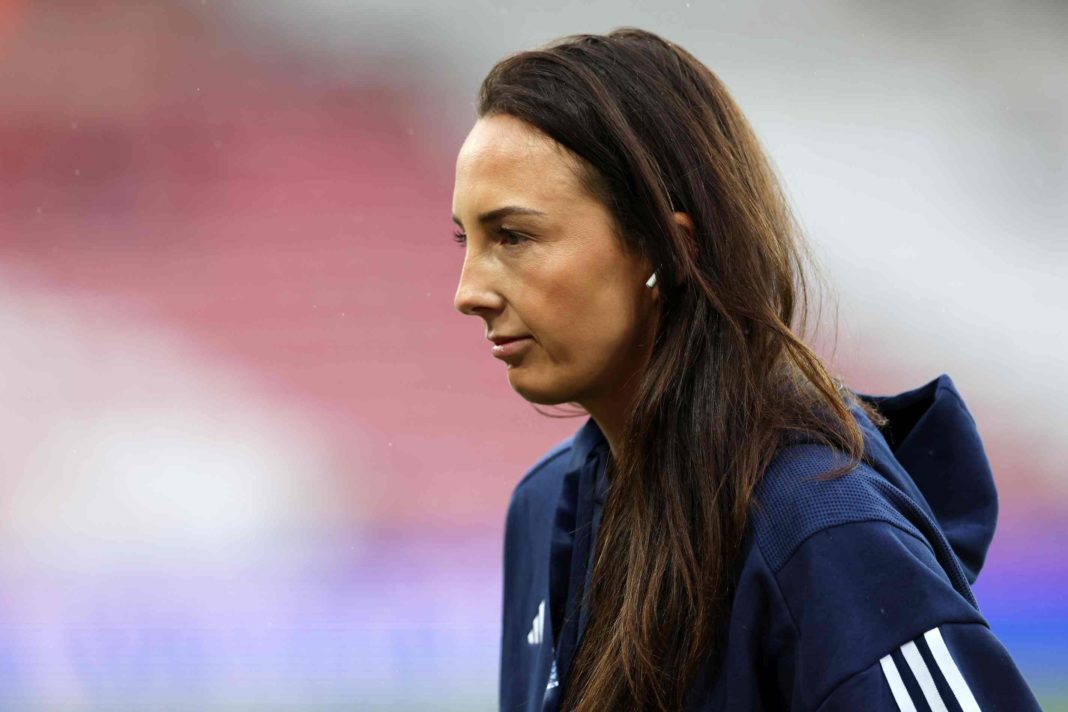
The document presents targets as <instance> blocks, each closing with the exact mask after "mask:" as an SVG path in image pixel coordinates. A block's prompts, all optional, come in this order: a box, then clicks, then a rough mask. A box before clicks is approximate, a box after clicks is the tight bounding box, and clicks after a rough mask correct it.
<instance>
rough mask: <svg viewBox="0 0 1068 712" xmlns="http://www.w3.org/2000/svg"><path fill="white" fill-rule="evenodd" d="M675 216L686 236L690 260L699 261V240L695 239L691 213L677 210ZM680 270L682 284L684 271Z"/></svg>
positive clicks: (683, 239)
mask: <svg viewBox="0 0 1068 712" xmlns="http://www.w3.org/2000/svg"><path fill="white" fill-rule="evenodd" d="M672 216H673V217H674V218H675V223H676V224H677V225H679V227H681V228H682V231H683V233H684V236H683V238H682V243H683V247H684V248H685V249H686V251H687V252H688V253H689V261H690V263H691V264H692V263H693V262H696V261H697V240H695V239H694V234H693V220H692V219H691V218H690V215H689V213H684V212H681V211H676V212H674V213H672ZM684 271H685V270H682V271H680V273H679V278H678V282H679V283H680V284H681V283H682V280H683V272H684Z"/></svg>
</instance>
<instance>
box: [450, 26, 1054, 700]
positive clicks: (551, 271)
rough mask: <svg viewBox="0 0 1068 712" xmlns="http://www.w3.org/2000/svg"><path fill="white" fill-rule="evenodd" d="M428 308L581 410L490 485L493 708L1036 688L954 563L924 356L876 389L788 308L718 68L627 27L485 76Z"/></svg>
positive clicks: (975, 497) (780, 221)
mask: <svg viewBox="0 0 1068 712" xmlns="http://www.w3.org/2000/svg"><path fill="white" fill-rule="evenodd" d="M478 116H479V119H478V121H477V122H476V124H475V126H474V128H473V129H472V130H471V132H470V134H469V135H468V137H467V139H466V140H465V142H464V144H463V147H462V148H461V150H460V153H459V156H458V158H457V165H456V184H455V190H454V195H453V213H454V214H453V220H454V222H456V224H457V225H458V226H459V228H460V231H458V232H457V233H456V239H457V240H458V241H459V242H460V243H461V244H462V245H464V246H465V256H464V263H463V270H462V273H461V276H460V282H459V285H458V288H457V291H456V297H455V306H456V308H457V309H458V310H460V311H461V312H463V313H464V314H470V315H473V316H477V317H479V318H480V319H482V320H483V321H484V322H485V327H486V329H487V338H489V339H490V340H491V341H493V342H494V344H495V345H494V347H493V355H495V356H497V357H498V358H499V359H501V360H502V361H504V363H505V364H506V365H507V374H508V379H509V382H510V384H511V386H512V388H513V389H514V390H516V391H517V392H518V393H519V394H520V395H521V396H522V397H523V398H525V399H526V400H528V401H530V402H532V403H537V404H559V403H575V404H578V405H580V406H582V407H583V408H584V409H585V411H586V412H588V413H589V415H590V417H589V419H588V420H587V421H586V423H585V425H584V426H583V427H582V428H581V429H580V430H579V431H578V432H577V433H576V434H575V435H574V436H573V437H572V438H568V439H567V440H566V441H564V442H562V443H560V444H558V445H557V446H556V447H554V448H552V450H550V451H549V452H548V453H547V454H546V455H545V456H544V457H542V458H541V459H540V460H539V461H538V462H537V463H536V464H535V465H534V466H533V467H532V468H531V470H530V471H529V472H528V473H527V475H526V476H525V477H524V478H523V479H522V481H521V482H520V483H519V485H518V486H517V488H516V490H515V493H514V495H513V498H512V502H511V505H510V508H509V512H508V518H507V524H506V533H505V562H504V569H505V572H504V576H505V580H504V629H503V637H502V654H501V681H500V684H501V687H500V705H501V709H502V710H556V709H567V710H583V711H588V710H646V709H655V710H677V709H688V710H757V709H767V710H785V709H790V710H821V711H824V712H826V711H829V710H912V709H917V710H923V709H931V710H942V709H952V710H976V709H984V710H990V709H1012V710H1028V709H1037V704H1036V702H1035V700H1034V697H1033V696H1032V694H1031V692H1030V691H1029V690H1028V688H1027V685H1026V684H1025V682H1024V681H1023V679H1022V678H1021V676H1020V674H1019V672H1018V671H1017V669H1016V667H1015V666H1014V665H1013V663H1012V661H1011V659H1010V658H1009V656H1008V655H1007V653H1006V652H1005V649H1004V648H1003V647H1002V646H1001V644H1000V643H999V642H998V640H997V639H996V638H995V637H994V636H993V635H992V634H991V632H990V630H989V628H988V626H987V624H986V622H985V620H984V619H983V617H982V615H981V614H980V612H979V610H978V608H977V605H976V602H975V599H974V598H973V596H972V593H971V589H970V587H969V584H970V583H971V582H973V581H974V578H975V575H976V573H977V572H978V569H979V567H980V566H981V564H982V561H983V557H984V554H985V551H986V548H987V545H988V544H989V542H990V539H991V537H992V535H993V529H994V521H995V517H996V496H995V492H994V487H993V480H992V477H991V474H990V470H989V467H988V465H987V461H986V458H985V456H984V454H983V450H982V446H981V443H980V442H979V439H978V436H977V433H976V429H975V425H974V422H973V421H972V419H971V416H970V415H969V414H968V412H967V410H966V409H965V407H964V404H963V402H962V401H961V400H960V398H959V396H958V395H957V393H956V391H955V389H954V386H953V383H952V382H951V381H950V379H949V378H948V377H947V376H942V377H940V378H938V379H936V380H935V381H932V382H931V383H929V384H927V385H926V386H923V387H921V388H919V389H916V390H914V391H910V392H908V393H904V394H901V395H899V396H896V397H893V398H875V397H870V396H863V397H862V396H859V395H858V394H855V393H853V392H851V391H850V390H849V389H848V388H846V387H845V386H844V385H842V384H841V383H839V382H838V381H837V380H836V379H834V378H832V377H831V376H830V375H829V374H828V372H827V371H826V369H825V368H824V366H823V365H822V364H821V362H820V361H819V360H818V359H817V357H816V356H815V355H814V354H813V352H812V351H811V350H810V349H809V348H808V347H807V346H806V345H805V344H804V343H803V342H802V341H801V340H800V338H799V337H798V336H797V335H796V334H798V333H803V319H802V318H801V317H803V315H804V313H805V279H804V273H803V270H802V267H803V264H805V259H804V258H805V256H806V253H805V248H804V245H803V243H802V242H801V241H800V240H799V238H798V230H797V228H796V225H795V223H794V222H793V221H792V218H791V216H790V213H789V209H788V207H787V202H786V200H785V199H784V197H783V195H782V193H781V192H780V189H779V187H778V185H777V184H776V180H775V178H774V176H773V173H772V170H771V169H770V167H769V165H768V162H767V160H766V158H765V157H764V155H763V153H762V151H761V148H760V146H759V144H758V142H757V139H756V138H755V137H754V135H753V132H752V130H751V129H750V127H749V125H748V124H747V123H746V121H745V119H744V117H743V116H742V114H741V112H740V111H739V109H738V107H737V106H736V105H735V104H734V102H733V101H732V99H731V98H730V96H729V95H728V93H727V91H726V89H725V88H724V87H723V85H722V84H721V83H720V81H719V80H718V79H717V78H716V76H715V75H714V74H713V73H712V72H710V71H709V70H708V69H707V68H706V67H704V66H703V65H702V64H701V63H699V62H698V61H697V60H696V59H695V58H694V57H693V56H691V55H690V54H689V53H687V52H686V51H684V50H683V49H681V48H679V47H678V46H676V45H674V44H672V43H670V42H667V41H665V40H663V39H661V38H659V37H657V36H656V35H653V34H651V33H648V32H644V31H641V30H637V29H633V28H623V29H618V30H616V31H614V32H612V33H610V34H608V35H576V36H572V37H566V38H563V39H561V40H558V41H557V42H555V43H553V44H552V45H550V46H547V47H544V48H542V49H540V50H537V51H531V52H524V53H520V54H516V55H513V56H510V57H508V58H506V59H504V60H502V61H501V62H500V63H499V64H497V65H496V66H495V67H494V68H493V69H492V71H491V72H490V73H489V75H488V76H487V77H486V79H485V80H484V82H483V84H482V87H481V91H480V96H479V104H478Z"/></svg>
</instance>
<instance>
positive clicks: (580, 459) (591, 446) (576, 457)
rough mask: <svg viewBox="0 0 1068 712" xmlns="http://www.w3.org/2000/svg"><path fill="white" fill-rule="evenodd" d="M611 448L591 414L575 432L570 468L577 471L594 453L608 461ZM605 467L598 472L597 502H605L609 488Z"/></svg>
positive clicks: (595, 496) (595, 497)
mask: <svg viewBox="0 0 1068 712" xmlns="http://www.w3.org/2000/svg"><path fill="white" fill-rule="evenodd" d="M609 452H611V449H610V448H609V445H608V438H606V437H605V436H604V433H603V432H601V428H600V427H599V426H598V425H597V421H595V420H594V419H593V416H590V417H588V418H587V419H586V422H585V424H583V426H582V427H581V428H579V429H578V431H577V432H576V433H575V438H574V440H573V441H572V444H571V459H570V461H569V462H568V470H569V471H571V472H577V471H578V470H581V469H582V467H583V466H584V465H585V464H586V463H587V462H588V461H589V459H590V458H591V457H592V456H593V455H595V454H596V455H600V456H601V457H602V459H604V461H607V457H608V454H609ZM604 470H605V468H604V467H599V468H598V473H597V484H596V489H595V495H594V499H595V500H596V501H597V504H603V503H604V498H605V493H606V490H607V486H608V482H607V480H606V478H605V476H604V475H605V472H604Z"/></svg>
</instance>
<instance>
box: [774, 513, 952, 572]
mask: <svg viewBox="0 0 1068 712" xmlns="http://www.w3.org/2000/svg"><path fill="white" fill-rule="evenodd" d="M871 523H882V524H889V525H890V526H892V527H893V528H895V529H897V530H898V531H902V532H904V533H906V534H908V535H909V536H911V537H912V538H913V539H915V540H917V541H919V542H921V543H922V544H923V545H924V546H926V547H927V549H928V551H930V552H931V554H932V555H933V556H935V558H937V557H938V553H937V552H936V551H935V550H934V547H933V546H931V542H929V541H927V539H926V538H924V537H923V536H917V532H913V531H909V530H908V529H906V528H905V527H903V526H901V525H900V524H899V523H898V522H895V521H894V520H892V519H890V518H888V517H868V518H866V519H852V520H850V521H848V522H834V523H832V524H827V525H825V526H822V527H820V528H819V529H816V530H814V531H811V532H809V533H808V534H807V535H805V536H804V537H803V538H802V539H801V540H800V541H798V542H797V544H796V545H795V546H794V547H793V548H792V549H791V550H790V553H789V554H787V555H786V557H785V558H784V559H783V560H782V563H781V564H779V566H778V568H772V567H771V564H770V562H769V561H768V557H767V555H766V554H765V553H764V547H762V546H761V545H760V538H759V537H754V539H755V541H754V543H755V544H756V547H757V548H758V549H759V550H760V556H761V557H762V558H763V559H764V563H765V564H768V570H769V571H771V573H772V575H773V576H775V585H776V586H778V585H779V580H778V576H779V572H780V571H781V570H782V569H783V568H784V567H785V566H786V565H787V564H788V563H790V560H791V559H793V558H794V555H795V554H796V553H797V552H798V550H799V549H800V548H801V547H802V546H804V545H805V543H806V542H807V541H808V540H809V539H811V538H812V537H814V536H815V535H817V534H819V533H820V532H825V531H827V530H828V529H834V528H835V527H848V526H849V525H851V524H871Z"/></svg>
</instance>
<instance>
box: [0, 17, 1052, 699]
mask: <svg viewBox="0 0 1068 712" xmlns="http://www.w3.org/2000/svg"><path fill="white" fill-rule="evenodd" d="M621 25H636V26H639V27H643V28H646V29H649V30H652V31H654V32H658V33H661V34H663V35H664V36H665V37H667V38H668V39H671V40H674V41H676V42H678V43H680V44H681V45H682V46H684V47H686V48H687V49H689V50H690V51H691V52H693V53H694V54H696V55H697V56H698V57H699V58H700V59H701V60H702V61H704V62H705V63H706V64H707V65H708V66H709V67H710V68H711V69H712V70H713V71H714V72H716V73H717V74H718V75H719V76H720V77H721V78H722V79H723V80H724V82H725V83H726V84H727V86H728V87H729V88H730V89H731V91H732V92H733V94H734V96H735V98H736V100H737V101H738V103H739V104H740V105H741V107H742V109H743V111H745V112H746V113H747V115H748V117H749V118H750V120H751V121H752V123H753V125H754V127H755V129H756V130H757V133H758V135H759V136H760V137H761V139H762V140H763V141H764V143H765V146H766V148H767V150H768V152H769V154H770V156H771V158H772V160H773V161H774V164H775V166H776V169H777V170H778V171H779V173H780V175H781V176H782V178H783V180H784V183H785V186H786V189H787V191H788V194H789V195H790V197H791V200H792V201H793V203H794V206H795V208H796V210H797V212H798V215H799V217H800V219H801V222H802V224H803V226H804V227H805V229H806V232H807V234H808V236H809V238H810V239H811V241H812V243H813V245H814V247H815V250H816V252H817V254H818V256H819V258H820V259H821V261H822V263H823V265H824V268H825V271H826V273H827V276H828V278H829V281H830V283H831V284H832V285H833V289H834V292H833V295H832V299H830V300H829V301H828V305H829V306H828V309H827V315H828V317H829V318H826V319H825V323H826V324H827V325H826V326H825V330H824V331H823V332H821V334H822V335H821V336H818V337H817V338H816V339H815V340H816V341H817V342H818V343H819V344H820V349H821V353H823V354H824V355H825V356H826V358H827V359H828V360H830V361H831V362H832V364H833V366H834V368H835V369H836V370H837V371H838V372H839V373H841V374H843V375H844V376H845V377H846V378H847V380H848V381H849V382H850V383H851V384H852V385H853V386H854V388H856V389H858V390H860V391H862V392H867V393H896V392H899V391H902V390H906V389H910V388H913V387H917V386H919V385H921V384H923V383H926V382H927V381H929V380H931V379H932V378H934V377H936V376H937V375H939V374H940V373H943V372H944V373H948V374H950V376H952V378H953V379H954V380H955V382H956V383H957V386H958V388H959V389H960V391H961V392H962V394H963V395H964V397H965V399H966V401H967V402H968V404H969V406H970V408H971V409H972V411H973V413H974V414H975V415H976V418H977V420H978V423H979V428H980V433H981V434H982V436H983V437H984V441H985V443H986V445H987V448H988V452H989V455H990V458H991V460H992V462H993V465H994V470H995V474H996V477H997V481H998V486H999V491H1000V496H1001V517H1000V523H999V529H998V533H997V536H996V537H995V540H994V543H993V546H992V548H991V550H990V554H989V557H988V559H987V566H986V568H985V569H984V571H983V573H982V575H981V576H980V578H979V581H978V583H977V585H976V594H977V597H978V599H979V602H980V604H981V606H982V608H983V611H984V613H985V615H986V616H987V618H988V619H989V620H990V622H991V625H992V627H993V629H994V631H995V633H997V634H998V635H999V636H1000V638H1001V639H1002V641H1003V642H1004V643H1005V644H1006V646H1007V647H1008V649H1009V651H1010V652H1011V653H1012V655H1013V657H1014V658H1015V659H1016V661H1017V663H1018V664H1019V666H1020V667H1021V669H1022V670H1023V673H1024V675H1025V677H1026V678H1027V680H1028V681H1029V683H1030V684H1031V686H1032V687H1033V689H1034V690H1035V692H1036V694H1037V695H1038V696H1039V699H1040V701H1041V702H1042V703H1043V705H1044V707H1045V708H1046V709H1049V710H1058V709H1061V710H1064V709H1068V684H1066V682H1065V677H1064V671H1065V670H1068V603H1066V602H1065V597H1064V594H1063V589H1064V587H1065V586H1066V585H1068V551H1066V548H1065V545H1066V543H1068V517H1066V515H1068V477H1066V475H1065V472H1064V464H1063V463H1064V462H1065V460H1066V458H1068V441H1066V438H1065V432H1064V425H1065V417H1064V415H1063V407H1064V406H1063V404H1064V402H1065V399H1066V397H1068V377H1066V375H1065V370H1066V366H1068V358H1066V353H1068V338H1066V331H1065V318H1066V316H1068V288H1066V284H1068V282H1066V280H1065V274H1066V268H1068V241H1066V238H1068V209H1066V206H1068V82H1066V81H1065V68H1066V67H1068V42H1065V37H1066V36H1068V5H1066V4H1065V3H1063V2H1057V1H1055V0H1050V1H1046V2H1041V1H1032V2H1015V3H1009V2H996V1H994V0H982V1H980V2H977V1H976V0H943V1H941V2H932V3H927V2H870V1H869V2H841V1H839V2H812V3H806V4H805V7H804V8H803V10H802V8H801V7H800V5H798V4H797V3H793V2H789V1H788V0H782V1H771V0H759V1H756V2H753V1H748V0H747V1H746V2H711V3H709V2H698V1H697V0H691V2H684V1H683V0H670V1H669V2H658V3H655V4H651V5H650V4H649V3H643V2H636V1H631V2H605V1H603V0H593V2H589V3H585V4H581V5H580V4H578V3H563V2H554V1H550V2H545V3H539V4H537V5H531V4H529V3H512V2H486V1H485V0H461V1H460V2H455V3H448V4H446V3H437V2H430V0H408V1H407V2H396V1H395V0H390V1H388V2H387V1H386V0H361V1H357V2H341V1H340V0H305V1H304V2H299V3H297V2H283V1H282V0H258V1H257V2H248V1H246V2H238V1H236V0H235V1H233V2H219V1H216V0H195V1H192V2H188V1H179V0H169V1H164V0H155V1H153V2H134V1H133V0H108V1H106V2H91V3H90V2H84V1H82V0H52V1H48V2H45V1H41V2H31V1H29V0H21V1H20V0H0V708H2V709H4V710H127V709H129V710H135V709H136V710H144V709H153V710H167V709H173V710H266V709H270V710H327V709H330V710H335V709H360V710H409V709H410V710H416V709H418V710H491V709H495V708H496V690H497V670H498V667H497V666H498V663H497V655H498V651H499V624H500V620H499V617H500V596H501V588H500V577H501V565H500V564H501V561H500V560H501V536H502V527H503V521H504V513H505V509H506V506H507V502H508V497H509V494H510V492H511V490H512V487H513V486H514V485H515V483H516V482H517V481H518V480H519V478H520V477H521V475H522V474H523V473H524V472H525V471H526V470H527V468H529V467H530V465H531V464H532V463H533V462H534V461H535V460H536V459H537V457H538V456H539V455H541V454H542V453H544V452H545V451H546V450H548V449H549V448H550V447H551V446H552V445H553V444H555V443H556V442H558V441H559V440H561V439H562V438H564V437H566V436H568V435H570V434H571V433H572V432H574V430H576V429H577V428H578V427H579V426H580V425H581V424H582V423H583V422H584V420H585V418H571V419H565V418H560V419H557V418H548V417H545V416H543V415H540V414H539V413H537V412H536V411H535V410H534V408H533V407H532V406H531V405H530V404H529V403H527V402H526V401H523V400H522V399H521V398H520V397H519V396H518V395H517V394H515V393H514V391H512V390H511V388H510V387H509V385H508V381H507V377H506V375H505V366H504V364H503V363H501V362H500V361H498V360H496V359H493V358H492V357H491V356H490V355H489V351H488V347H487V344H486V342H485V340H484V338H483V335H484V325H483V323H482V322H481V320H478V319H471V318H468V317H465V316H463V315H461V314H459V313H457V312H456V311H455V310H454V309H453V307H452V299H453V294H454V291H455V288H456V282H457V279H458V277H459V269H460V266H461V263H462V249H458V248H457V246H456V245H455V244H454V243H453V241H452V236H451V232H452V225H451V222H450V217H449V216H450V213H451V211H450V208H451V193H452V179H453V169H454V159H455V155H456V152H457V150H458V149H459V146H460V144H461V142H462V140H463V138H464V136H465V135H466V133H467V131H468V130H469V129H470V126H471V125H472V124H473V123H474V120H475V116H474V99H475V94H476V91H477V88H478V83H479V81H480V80H481V78H482V77H483V75H484V74H485V73H486V72H487V71H488V70H489V68H490V67H491V66H492V65H493V63H494V62H495V61H496V60H498V59H500V58H501V57H502V56H504V55H505V54H507V53H510V52H513V51H516V50H520V49H525V48H528V47H531V46H533V45H535V44H538V43H541V42H544V41H547V40H549V39H552V38H554V37H557V36H560V35H564V34H570V33H575V32H607V31H609V30H611V29H613V28H614V27H617V26H621ZM835 296H836V298H837V302H836V304H837V319H838V329H837V332H834V330H833V321H834V319H833V317H834V315H835V306H834V305H835V301H834V297H835Z"/></svg>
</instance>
